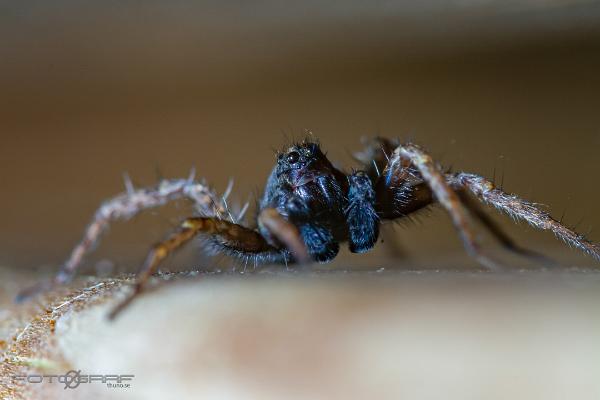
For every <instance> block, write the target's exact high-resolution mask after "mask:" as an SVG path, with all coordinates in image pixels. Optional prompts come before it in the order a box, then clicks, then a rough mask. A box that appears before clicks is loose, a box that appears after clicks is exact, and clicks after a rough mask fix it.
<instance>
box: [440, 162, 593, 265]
mask: <svg viewBox="0 0 600 400" xmlns="http://www.w3.org/2000/svg"><path fill="white" fill-rule="evenodd" d="M447 179H448V182H450V184H451V185H452V186H453V187H455V188H456V189H457V190H463V189H466V190H469V191H470V192H471V193H473V194H474V195H475V197H477V198H478V199H479V200H481V201H482V202H484V203H486V204H489V205H491V206H493V207H494V208H496V209H497V210H499V211H502V212H505V213H506V214H508V215H509V216H511V217H512V218H513V219H520V220H523V221H525V222H527V223H528V224H529V225H531V226H533V227H534V228H537V229H543V230H549V231H551V232H552V233H554V235H555V236H556V237H558V238H559V239H561V240H562V241H564V242H565V243H567V244H569V245H571V246H573V247H575V248H577V249H579V250H581V251H583V252H584V253H586V254H588V255H590V256H592V257H593V258H595V259H596V260H598V261H600V245H598V244H597V243H593V242H591V241H590V240H588V239H587V238H586V237H585V236H583V235H581V234H579V233H577V232H575V231H574V230H572V229H569V228H567V227H566V226H564V225H563V224H561V223H560V222H559V221H557V220H555V219H554V218H552V217H551V216H550V215H549V214H548V213H547V212H545V211H542V210H540V209H539V208H537V207H536V205H535V204H534V203H531V202H528V201H526V200H523V199H521V198H519V197H518V196H515V195H514V194H508V193H505V192H503V191H502V190H500V189H498V188H496V187H495V186H494V184H493V183H492V182H490V181H489V180H487V179H485V178H483V177H481V176H478V175H474V174H467V173H459V174H456V175H449V176H447Z"/></svg>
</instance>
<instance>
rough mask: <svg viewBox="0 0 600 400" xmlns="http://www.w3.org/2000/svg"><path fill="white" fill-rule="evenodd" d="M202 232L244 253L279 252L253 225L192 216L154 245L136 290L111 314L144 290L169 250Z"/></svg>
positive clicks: (141, 270)
mask: <svg viewBox="0 0 600 400" xmlns="http://www.w3.org/2000/svg"><path fill="white" fill-rule="evenodd" d="M199 233H205V234H210V235H214V236H215V237H216V238H217V239H218V241H219V244H220V245H221V246H223V247H226V248H228V249H233V250H235V251H238V252H240V253H244V254H250V255H258V254H263V253H273V252H278V250H277V249H276V248H274V247H272V246H271V245H270V244H268V243H267V242H266V240H265V239H264V238H263V237H262V236H261V235H260V234H259V233H258V232H256V231H254V230H251V229H249V228H246V227H243V226H241V225H237V224H234V223H231V222H229V221H225V220H221V219H218V218H204V217H196V218H188V219H186V220H185V221H184V222H183V223H182V224H181V228H180V230H179V231H177V232H176V233H174V234H172V235H171V236H170V237H169V238H168V239H167V240H165V241H163V242H160V243H158V244H156V245H155V246H154V247H153V248H152V250H151V251H150V253H149V254H148V257H147V258H146V261H145V262H144V264H143V265H142V267H141V269H140V270H139V272H138V275H137V280H136V282H135V284H134V289H133V292H132V293H131V294H130V295H129V296H128V297H127V298H126V299H125V300H124V301H123V302H121V303H120V304H118V305H117V307H116V308H115V309H113V311H112V312H111V313H110V314H109V318H110V319H113V318H114V317H116V316H117V315H118V314H119V313H120V312H121V311H122V310H123V309H124V308H125V307H126V306H127V305H128V304H129V303H131V301H132V300H133V299H135V297H137V296H138V295H139V294H140V293H141V292H142V290H143V288H144V285H145V284H146V283H147V281H148V279H149V278H150V277H151V276H152V274H154V273H155V272H156V270H157V269H158V266H159V264H160V263H161V262H162V261H163V260H164V259H165V258H166V257H167V256H168V255H169V254H171V253H173V251H175V250H176V249H178V248H179V247H181V246H182V245H184V244H185V243H187V242H189V241H190V240H191V239H192V238H194V237H195V236H196V235H198V234H199Z"/></svg>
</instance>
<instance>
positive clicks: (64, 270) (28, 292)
mask: <svg viewBox="0 0 600 400" xmlns="http://www.w3.org/2000/svg"><path fill="white" fill-rule="evenodd" d="M194 178H195V173H194V170H192V172H191V173H190V176H189V177H188V178H187V179H169V180H162V181H161V182H160V183H159V184H158V185H156V186H153V187H148V188H140V189H135V188H134V187H133V185H132V184H131V181H130V180H129V179H128V178H127V177H126V178H125V186H126V191H125V192H124V193H121V194H119V195H117V196H115V197H113V198H111V199H109V200H106V201H105V202H104V203H103V204H102V205H101V206H100V207H99V208H98V210H96V213H95V214H94V217H93V218H92V221H91V222H90V223H89V225H88V226H87V228H86V230H85V233H84V235H83V238H82V239H81V241H80V242H79V243H78V244H77V245H76V246H75V247H74V248H73V250H72V252H71V255H70V256H69V258H68V259H67V260H66V261H65V263H64V264H63V265H62V267H61V269H60V271H59V273H58V274H57V275H56V276H55V277H54V278H53V279H50V280H46V281H43V282H40V283H38V284H37V285H34V286H32V287H29V288H26V289H25V290H23V291H21V292H20V293H19V294H18V296H17V298H16V299H15V301H17V302H22V301H24V300H26V299H28V298H30V297H32V296H34V295H36V294H37V293H40V292H43V291H46V290H49V289H51V288H52V287H53V286H55V285H61V284H65V283H68V282H70V281H71V280H72V279H73V277H74V276H75V273H76V272H77V269H78V267H79V266H80V265H81V262H82V261H83V258H84V257H85V255H86V254H87V253H89V252H90V251H91V250H92V249H93V248H94V247H95V246H96V245H97V244H98V242H99V241H100V236H101V235H102V233H104V232H105V231H106V230H107V229H108V227H109V224H110V222H112V221H114V220H119V219H124V220H127V219H130V218H132V217H134V216H135V215H137V214H139V213H140V212H142V211H144V210H147V209H150V208H155V207H159V206H162V205H165V204H167V203H168V202H170V201H173V200H177V199H182V198H187V199H190V200H191V201H192V202H193V204H194V206H195V208H196V209H197V211H198V212H199V213H200V214H201V215H206V216H215V215H216V216H219V215H221V214H222V213H224V212H226V210H225V207H224V206H223V204H222V203H221V201H220V200H219V199H218V197H217V196H216V194H215V193H214V191H213V190H212V189H211V188H210V187H208V186H206V185H204V184H202V183H198V182H196V181H195V179H194Z"/></svg>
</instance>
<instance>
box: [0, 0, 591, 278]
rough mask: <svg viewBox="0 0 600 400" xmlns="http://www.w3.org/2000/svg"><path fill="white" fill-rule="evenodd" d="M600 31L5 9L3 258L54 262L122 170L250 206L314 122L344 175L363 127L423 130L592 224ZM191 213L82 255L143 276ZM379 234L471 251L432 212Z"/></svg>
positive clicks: (128, 232) (523, 11) (18, 262)
mask: <svg viewBox="0 0 600 400" xmlns="http://www.w3.org/2000/svg"><path fill="white" fill-rule="evenodd" d="M599 22H600V2H597V1H585V0H581V1H576V0H572V1H568V0H548V1H494V0H487V1H485V0H462V1H450V2H449V1H438V0H428V1H421V2H409V1H370V2H358V1H346V2H330V3H327V4H323V3H322V2H320V1H304V2H280V1H256V2H220V1H201V2H191V1H183V0H175V1H170V2H166V1H147V2H137V1H68V0H57V1H52V2H48V1H12V2H10V1H3V2H1V3H0V38H1V39H0V135H1V138H2V141H1V143H2V144H1V145H0V183H1V188H2V189H1V191H2V196H0V209H1V210H3V212H2V214H3V217H2V222H1V224H0V243H1V244H0V265H1V266H5V267H12V268H18V269H26V268H37V267H40V266H46V267H48V268H56V267H57V266H58V265H59V264H60V263H61V262H62V261H63V260H64V259H65V257H66V256H67V254H68V252H69V251H70V249H71V247H72V246H73V245H74V244H75V243H76V242H77V241H78V240H79V238H80V236H81V234H82V232H83V229H84V227H85V225H86V224H87V223H88V221H89V219H90V218H91V216H92V214H93V212H94V211H95V209H96V208H97V206H98V205H99V204H100V203H101V201H103V200H105V199H106V198H108V197H110V196H113V195H115V194H117V193H119V192H121V191H123V189H124V187H123V183H122V174H123V173H124V172H128V173H129V174H130V176H131V177H132V179H133V181H134V183H135V184H136V185H140V186H143V185H151V184H154V183H155V182H156V181H157V180H158V179H159V176H164V177H184V176H187V174H188V171H189V170H190V168H191V167H192V166H195V167H196V168H197V171H198V176H200V177H204V178H206V179H207V180H208V181H209V182H210V183H212V184H213V185H215V186H216V188H217V189H218V190H220V191H222V190H223V189H224V188H225V186H226V184H227V181H228V179H229V178H234V179H235V182H236V186H235V187H234V192H233V196H232V197H233V198H234V199H237V200H238V201H239V202H244V201H246V200H248V199H250V200H252V199H255V198H256V196H257V194H258V193H260V190H261V188H262V186H263V185H264V182H265V179H266V177H267V175H268V173H269V171H270V168H271V166H272V165H273V163H274V155H273V149H276V148H279V147H280V146H282V145H283V144H284V143H285V142H286V141H287V140H289V138H293V137H297V138H299V137H302V136H303V135H304V133H305V130H310V131H312V132H313V134H314V135H315V136H317V137H318V138H320V139H321V141H322V144H323V147H324V148H325V149H326V150H327V151H328V154H329V155H330V157H331V159H332V160H335V161H336V162H338V163H339V165H343V166H348V167H350V166H352V165H353V164H352V158H351V156H350V154H351V153H352V152H353V151H357V150H359V149H360V137H361V136H364V135H377V134H378V135H384V136H394V137H400V138H404V139H411V140H414V141H416V142H418V143H420V144H422V145H423V146H425V147H426V148H427V149H429V150H430V151H431V153H432V154H433V155H435V156H436V157H439V159H440V160H441V161H442V162H443V163H445V164H446V165H449V166H450V165H451V166H453V168H455V169H458V170H467V171H473V172H477V173H480V174H482V175H485V176H487V177H490V178H491V177H492V176H493V174H494V171H495V172H496V176H497V178H498V179H500V176H501V175H503V176H504V187H505V189H506V190H508V191H511V192H515V193H519V194H521V195H522V196H524V197H526V198H529V199H531V200H533V201H537V202H540V203H543V204H546V205H548V206H549V207H550V208H551V209H552V210H553V211H554V215H556V216H557V217H560V215H561V214H562V213H563V211H566V213H565V221H566V223H567V224H570V225H574V224H576V223H578V222H579V221H583V222H582V223H581V224H580V225H579V226H578V229H579V230H581V231H583V232H587V231H588V230H589V228H590V227H596V228H598V227H599V226H600V213H598V211H597V208H596V207H597V205H598V199H600V189H599V188H598V185H597V184H596V182H597V175H598V173H599V172H600V160H599V158H598V153H597V151H598V148H599V146H600V112H598V106H599V105H600V74H599V73H598V71H599V70H600V23H599ZM286 138H288V139H286ZM188 212H189V210H188V209H186V208H185V206H180V207H175V208H169V207H167V209H166V210H161V211H160V212H157V213H148V214H147V215H144V216H142V217H140V218H136V219H135V221H133V222H130V223H126V224H123V223H119V224H116V225H114V226H113V228H112V230H111V233H110V235H108V236H105V238H104V241H103V244H102V246H101V247H100V248H99V251H98V252H97V253H96V254H95V255H94V256H92V257H90V259H89V262H88V264H89V265H92V266H93V264H94V263H95V262H97V261H99V260H103V259H109V260H110V261H111V262H114V263H115V264H116V265H117V266H118V267H119V268H120V269H124V270H127V269H131V267H132V266H133V267H134V268H135V266H136V265H137V263H138V262H139V261H140V260H141V259H142V257H143V256H144V254H145V252H146V250H147V248H148V245H149V244H150V243H152V242H154V241H155V240H157V239H159V238H162V237H163V236H164V235H165V234H166V232H168V231H169V229H171V228H173V227H174V226H175V224H176V223H177V221H178V220H179V219H181V218H182V217H183V216H185V215H186V214H187V213H188ZM503 221H504V222H503V225H504V226H505V227H506V228H507V229H508V230H509V231H510V232H511V234H512V235H514V236H516V237H517V238H518V239H519V240H521V241H525V242H526V243H528V244H529V245H530V246H531V247H538V248H541V247H545V248H548V249H549V250H548V251H556V252H560V253H561V254H566V255H568V257H569V259H572V260H578V262H582V263H589V259H585V258H581V259H580V258H578V257H579V255H578V254H576V253H574V252H569V251H567V250H565V249H566V248H565V247H561V245H559V244H558V243H557V242H556V241H555V240H554V238H553V237H552V236H551V235H549V234H539V233H534V232H533V231H532V230H529V229H524V228H522V227H520V228H518V227H513V226H512V224H511V222H510V221H509V220H508V219H505V220H503ZM598 235H599V234H598V233H597V232H596V233H595V232H592V233H591V237H592V239H595V240H600V236H598ZM385 237H387V238H395V239H394V241H396V240H397V243H398V244H397V246H398V247H399V249H400V250H399V252H400V253H402V254H403V257H408V258H412V259H416V260H418V259H421V258H422V257H425V258H426V257H433V256H434V255H444V254H457V255H458V257H460V258H459V259H460V260H461V262H462V260H465V259H466V257H464V256H463V255H462V249H461V245H460V243H459V241H458V239H457V237H456V236H455V234H454V232H453V230H452V227H451V225H450V223H449V221H448V218H447V217H446V216H445V215H444V214H443V213H442V212H440V211H437V212H434V213H433V214H432V215H431V217H430V218H427V219H423V220H422V222H421V223H419V224H417V225H415V226H408V227H405V228H401V229H400V228H399V229H396V230H395V233H393V234H390V233H386V236H385ZM552 249H556V250H552ZM382 251H383V252H384V253H377V252H376V254H383V255H384V256H385V254H386V253H385V251H386V250H385V249H383V250H381V249H380V250H378V252H382ZM390 254H391V253H390ZM349 259H350V258H348V257H347V255H346V256H344V255H343V256H342V257H341V260H342V261H338V263H339V262H345V261H344V260H349ZM369 260H370V259H369V255H361V256H354V258H352V262H355V263H359V264H365V265H366V264H369V263H370V261H369ZM89 265H88V266H89ZM194 265H195V264H194ZM184 266H185V267H191V265H190V264H189V262H188V263H187V264H185V265H184Z"/></svg>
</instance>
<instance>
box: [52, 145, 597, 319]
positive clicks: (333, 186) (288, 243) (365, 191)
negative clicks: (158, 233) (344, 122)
mask: <svg viewBox="0 0 600 400" xmlns="http://www.w3.org/2000/svg"><path fill="white" fill-rule="evenodd" d="M356 159H357V160H358V161H359V162H360V163H361V167H360V169H359V170H357V171H353V172H352V173H350V174H346V173H344V172H342V171H341V170H339V169H338V168H336V167H334V165H333V164H332V163H331V162H330V161H329V160H328V159H327V157H326V155H325V154H324V153H323V152H322V151H321V149H320V147H319V145H318V143H316V142H314V141H312V140H305V141H303V142H301V143H297V144H294V145H292V146H290V147H288V148H286V149H285V150H284V151H281V152H279V153H278V155H277V160H276V164H275V166H274V168H273V170H272V172H271V174H270V175H269V178H268V179H267V184H266V187H265V190H264V194H263V196H262V198H261V200H260V203H259V210H258V211H259V212H258V214H257V218H256V220H257V221H256V222H257V224H256V226H257V228H256V229H253V228H249V227H247V226H244V225H242V224H240V223H238V222H237V221H238V220H239V219H240V218H241V215H240V216H238V218H237V219H236V218H235V217H233V215H232V213H231V212H230V210H229V208H228V207H227V203H226V201H225V199H226V197H227V195H224V196H223V197H222V199H221V200H222V201H221V202H215V195H214V193H213V192H212V191H211V190H210V189H209V188H207V187H206V186H204V185H202V184H200V183H197V182H196V181H195V180H194V178H193V175H192V176H191V177H190V178H189V179H188V180H173V181H165V182H162V183H161V185H159V186H158V187H157V188H153V189H140V190H137V191H136V190H134V189H133V186H132V185H131V184H130V183H129V184H128V185H127V187H128V192H127V193H126V194H123V195H121V196H119V197H117V198H115V199H113V200H112V201H110V202H107V203H105V204H104V205H103V206H102V207H101V208H100V209H99V210H98V212H97V213H96V216H95V218H94V220H93V221H92V223H91V224H90V226H89V227H88V230H87V231H86V235H85V237H84V239H83V240H82V242H81V243H80V244H79V245H78V246H77V247H76V248H75V249H74V250H73V253H72V255H71V258H70V259H69V260H68V261H67V262H66V263H65V265H64V266H63V268H62V270H61V272H60V273H59V275H58V276H57V278H56V279H55V280H54V283H64V282H66V281H68V280H70V279H71V278H72V276H73V275H74V272H75V270H76V268H77V266H78V265H79V263H80V261H81V259H82V257H83V254H84V253H85V252H86V251H88V250H89V249H90V248H91V246H92V245H93V244H94V242H96V241H97V238H98V236H99V234H100V232H101V231H102V230H103V229H104V228H105V227H106V226H107V224H108V221H109V220H110V219H113V218H119V217H121V218H127V217H131V216H132V215H134V214H135V213H137V212H139V211H140V210H142V209H145V208H150V207H154V206H157V205H162V204H165V203H166V202H167V201H169V200H172V199H175V198H179V197H187V198H190V199H192V200H193V201H194V202H195V203H196V206H197V210H198V213H199V214H200V215H199V216H197V217H192V218H187V219H186V220H185V221H184V222H183V223H182V225H181V228H180V229H179V230H178V231H177V232H176V233H174V234H173V235H171V236H170V237H169V238H168V239H167V240H165V241H163V242H161V243H158V244H156V245H155V246H154V247H153V249H152V251H151V252H150V254H149V255H148V258H147V260H146V262H145V263H144V264H143V266H142V268H141V270H140V273H139V274H138V280H137V283H136V285H135V290H134V292H133V293H132V295H131V296H130V297H129V298H128V299H127V300H126V301H125V302H123V303H122V304H121V305H120V306H119V307H118V308H117V309H116V310H115V312H113V314H112V315H113V316H114V315H115V314H116V313H117V312H118V311H119V310H121V309H122V308H123V307H124V306H125V305H126V304H128V303H129V301H131V300H132V299H133V298H134V297H135V296H136V295H137V294H138V293H139V292H140V291H141V290H142V288H143V285H144V284H145V282H146V281H147V280H148V278H149V277H150V276H151V275H152V274H153V273H154V272H155V271H156V270H157V268H158V265H159V263H160V262H161V261H162V260H163V259H164V258H165V257H166V256H167V255H168V254H170V253H171V252H173V251H174V250H175V249H176V248H178V247H180V246H181V245H183V244H185V243H186V242H188V241H189V240H190V239H192V238H193V237H195V236H196V235H204V237H205V238H206V242H207V243H209V244H210V246H209V248H210V249H211V250H212V251H213V252H217V253H225V254H229V255H231V256H234V257H235V258H238V259H240V260H242V262H244V263H245V264H247V263H248V262H252V263H254V265H257V264H260V263H285V264H286V265H287V264H288V263H294V262H296V263H307V262H310V261H318V262H327V261H330V260H331V259H333V258H334V257H335V256H336V255H337V253H338V251H339V246H340V243H342V242H348V245H349V248H350V250H351V251H352V252H355V253H361V252H365V251H368V250H370V249H371V248H372V247H373V246H374V245H375V243H376V242H377V238H378V235H379V226H380V224H381V222H382V221H385V220H395V219H399V218H403V217H406V216H408V215H410V214H412V213H413V212H415V211H418V210H419V209H422V208H424V207H427V206H429V205H431V204H439V205H440V206H441V207H442V208H444V209H445V210H446V211H447V212H448V214H449V215H450V217H451V220H452V222H453V224H454V226H455V228H456V229H457V231H458V233H459V236H460V238H461V240H462V242H463V244H464V246H465V249H466V250H467V252H468V253H469V254H470V255H471V256H472V257H474V258H475V259H476V260H477V261H478V262H479V263H480V264H482V265H483V266H485V267H487V268H490V269H494V268H497V267H498V266H499V264H498V263H497V262H496V261H494V260H492V259H491V258H490V257H488V256H487V255H485V254H484V253H483V252H482V250H481V248H480V246H479V243H478V241H477V240H476V237H475V234H474V230H473V224H472V219H473V218H475V219H477V220H479V221H480V222H481V223H482V224H483V226H485V227H486V228H488V229H489V231H490V232H491V233H492V234H493V235H494V236H495V237H496V238H497V239H498V241H499V242H500V243H501V244H502V245H503V246H504V247H505V248H506V249H508V250H511V251H514V252H516V253H519V254H522V255H526V256H534V257H540V256H539V255H538V254H536V253H534V252H531V251H529V250H526V249H523V248H521V247H519V246H517V245H516V244H515V243H514V242H513V241H512V240H511V239H510V238H509V237H508V236H507V235H506V234H504V232H503V231H502V230H501V229H500V228H499V227H498V226H497V225H496V224H495V223H494V222H493V221H492V220H491V219H490V218H489V217H488V216H487V214H486V213H485V212H484V211H483V210H482V209H481V208H480V207H479V204H478V203H477V202H476V201H475V200H479V201H480V202H482V203H486V204H488V205H491V206H493V207H495V208H496V209H498V210H499V211H503V212H505V213H507V214H509V215H510V216H511V217H513V218H514V219H520V220H524V221H526V222H528V223H529V224H531V225H532V226H534V227H536V228H538V229H546V230H550V231H552V232H553V233H554V234H555V235H556V236H557V237H558V238H559V239H561V240H563V241H565V242H566V243H567V244H569V245H571V246H573V247H576V248H578V249H580V250H582V251H584V252H585V253H587V254H588V255H591V256H592V257H594V258H595V259H597V260H600V247H599V246H598V245H597V244H595V243H592V242H590V241H589V240H587V239H586V238H585V237H583V236H582V235H580V234H578V233H576V232H575V231H573V230H571V229H569V228H567V227H565V226H564V225H562V224H561V223H560V222H559V221H556V220H555V219H553V218H552V217H551V216H550V215H549V214H548V213H546V212H544V211H542V210H540V209H539V208H537V207H536V206H535V205H534V204H533V203H530V202H528V201H526V200H523V199H521V198H519V197H517V196H515V195H512V194H507V193H505V192H504V191H502V190H501V189H499V188H497V187H495V186H494V184H493V183H492V182H490V181H489V180H487V179H485V178H483V177H481V176H478V175H474V174H469V173H462V172H461V173H448V172H446V171H444V170H443V169H441V168H440V166H438V165H437V164H436V163H435V162H434V161H433V160H432V158H431V157H430V156H429V155H428V154H427V153H426V152H425V151H423V150H422V149H421V148H420V147H418V146H417V145H415V144H412V143H406V144H399V143H398V142H396V141H392V140H387V139H383V138H374V139H372V140H370V141H369V142H368V143H367V146H366V148H365V150H364V151H362V152H360V153H357V154H356ZM223 205H224V206H223ZM241 214H243V212H242V213H241ZM223 215H228V217H223Z"/></svg>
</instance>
